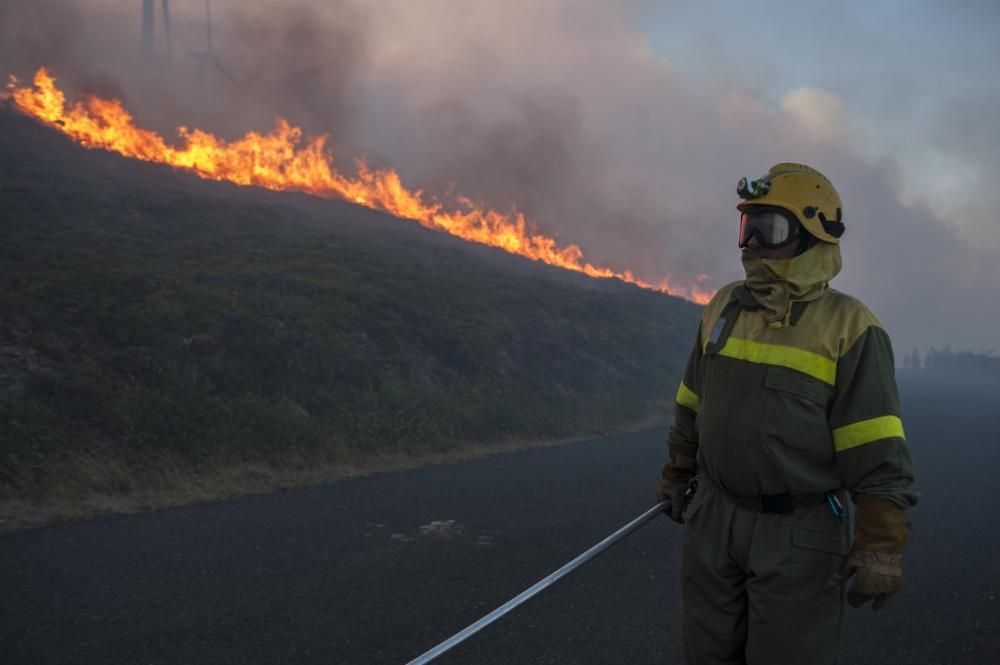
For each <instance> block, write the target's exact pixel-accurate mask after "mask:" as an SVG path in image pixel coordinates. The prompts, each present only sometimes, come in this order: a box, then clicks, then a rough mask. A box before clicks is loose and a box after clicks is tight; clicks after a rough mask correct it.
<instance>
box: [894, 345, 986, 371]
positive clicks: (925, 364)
mask: <svg viewBox="0 0 1000 665" xmlns="http://www.w3.org/2000/svg"><path fill="white" fill-rule="evenodd" d="M903 368H904V369H913V370H926V371H940V370H951V371H963V372H979V373H984V374H990V375H993V376H1000V355H996V354H995V353H994V352H993V351H990V352H988V353H973V352H972V351H952V350H951V347H948V346H946V347H944V348H943V349H936V348H934V347H933V346H932V347H931V348H930V350H929V351H927V353H926V355H925V356H924V357H923V358H921V356H920V352H919V351H918V350H917V349H913V351H911V352H910V353H907V354H905V355H904V356H903Z"/></svg>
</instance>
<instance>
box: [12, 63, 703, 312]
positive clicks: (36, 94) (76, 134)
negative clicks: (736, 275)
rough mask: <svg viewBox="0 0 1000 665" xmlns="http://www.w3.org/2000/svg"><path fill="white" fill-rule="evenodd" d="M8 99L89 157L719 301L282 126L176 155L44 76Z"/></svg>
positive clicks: (112, 108)
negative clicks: (606, 262) (347, 164)
mask: <svg viewBox="0 0 1000 665" xmlns="http://www.w3.org/2000/svg"><path fill="white" fill-rule="evenodd" d="M8 90H9V97H10V98H12V99H13V101H14V104H15V105H16V106H17V108H18V109H19V110H20V111H21V112H22V113H25V114H26V115H29V116H32V117H34V118H36V119H38V120H40V121H42V122H44V123H46V124H48V125H51V126H53V127H55V128H57V129H58V130H60V131H61V132H63V133H64V134H66V135H68V136H70V137H72V138H73V139H74V140H76V141H77V142H79V143H80V144H82V145H84V146H86V147H88V148H102V149H105V150H110V151H113V152H117V153H119V154H121V155H123V156H125V157H131V158H134V159H141V160H143V161H147V162H157V163H161V164H169V165H171V166H173V167H175V168H178V169H183V170H185V171H191V172H194V173H196V174H197V175H199V176H201V177H202V178H207V179H211V180H226V181H229V182H232V183H236V184H237V185H247V186H249V185H253V186H258V187H265V188H267V189H273V190H296V191H302V192H308V193H310V194H314V195H317V196H322V197H328V198H333V197H340V198H343V199H346V200H348V201H352V202H354V203H357V204H359V205H363V206H367V207H369V208H374V209H376V210H381V211H384V212H387V213H390V214H392V215H395V216H397V217H402V218H405V219H412V220H415V221H417V222H419V223H420V224H421V225H423V226H425V227H427V228H431V229H437V230H440V231H445V232H447V233H450V234H452V235H455V236H458V237H459V238H462V239H464V240H469V241H472V242H478V243H482V244H484V245H490V246H493V247H499V248H500V249H503V250H504V251H507V252H510V253H511V254H518V255H520V256H525V257H528V258H530V259H535V260H537V261H543V262H544V263H547V264H549V265H553V266H558V267H560V268H565V269H567V270H573V271H576V272H581V273H584V274H586V275H589V276H591V277H603V278H617V279H620V280H622V281H625V282H629V283H631V284H635V285H637V286H640V287H642V288H646V289H653V290H657V291H662V292H665V293H672V294H675V295H682V296H684V297H687V298H689V299H691V300H694V301H695V302H698V303H702V304H704V303H706V302H708V300H709V299H710V298H711V296H712V292H711V291H709V290H705V289H702V288H701V284H702V283H703V282H704V281H706V279H707V277H706V276H705V275H699V276H698V277H697V278H696V284H695V285H693V286H691V287H689V288H687V289H684V288H677V287H676V286H675V285H673V284H671V282H670V280H669V279H663V280H661V281H659V282H657V283H653V282H648V281H645V280H642V279H639V278H638V277H636V275H634V274H633V273H632V272H631V271H630V270H624V271H618V270H615V269H613V268H607V267H601V266H595V265H592V264H591V263H589V262H588V261H586V260H585V259H584V255H583V251H582V250H581V249H580V247H579V246H577V245H572V244H571V245H566V246H564V247H560V246H559V245H558V244H557V243H556V241H555V239H554V238H550V237H548V236H545V235H543V234H542V233H540V232H539V231H538V229H537V227H536V226H535V224H534V223H533V222H532V221H531V220H529V219H527V218H526V217H525V216H524V215H523V214H522V213H520V212H517V211H515V212H512V213H506V214H505V213H500V212H497V211H496V210H492V209H484V208H483V207H482V206H479V205H476V204H475V203H473V202H472V201H470V200H469V199H467V198H464V197H459V198H458V203H459V206H460V207H459V208H458V209H446V207H445V205H444V204H443V203H441V202H440V201H439V200H438V199H436V198H434V197H429V196H425V195H424V192H423V191H422V190H409V189H407V188H406V187H405V186H404V185H403V183H402V181H401V180H400V177H399V174H398V173H396V171H394V170H393V169H389V168H387V169H371V168H370V167H369V166H368V165H367V164H366V163H365V161H364V160H363V159H359V160H356V161H357V175H355V176H354V177H349V176H345V175H343V174H341V173H340V172H339V171H337V170H336V168H335V167H334V165H333V158H332V156H331V155H330V153H329V152H328V151H327V150H326V142H327V139H328V137H327V136H325V135H324V136H320V137H318V138H313V139H309V140H304V139H303V134H302V130H301V129H299V128H298V127H293V126H292V125H290V124H289V123H288V122H287V121H286V120H285V119H283V118H280V117H279V118H277V119H276V126H275V128H274V130H272V131H271V133H269V134H258V133H256V132H249V133H247V134H246V135H245V136H244V137H243V138H240V139H238V140H235V141H231V142H226V141H223V140H221V139H219V138H217V137H216V136H214V135H213V134H211V133H209V132H206V131H203V130H200V129H188V128H187V127H179V128H178V130H177V132H178V134H179V136H180V138H181V145H180V146H179V147H175V146H172V145H170V144H168V143H167V142H166V141H165V140H164V139H163V138H162V137H160V136H159V135H158V134H156V133H155V132H152V131H150V130H147V129H142V128H141V127H137V126H136V125H135V123H134V122H133V120H134V119H133V117H132V115H131V114H130V113H129V112H128V111H127V110H126V109H125V107H124V106H123V105H122V103H121V102H120V101H119V100H116V99H110V100H108V99H100V98H98V97H94V96H89V97H87V98H86V99H85V100H84V101H83V102H80V103H77V104H74V105H73V106H71V107H69V108H67V105H66V97H65V95H64V94H63V92H62V91H61V90H60V89H59V88H58V87H56V82H55V79H54V78H53V77H52V75H51V74H49V72H48V71H47V70H46V69H45V68H44V67H43V68H41V69H39V70H38V72H37V73H36V74H35V77H34V87H18V85H17V79H16V78H14V77H11V82H10V84H9V85H8Z"/></svg>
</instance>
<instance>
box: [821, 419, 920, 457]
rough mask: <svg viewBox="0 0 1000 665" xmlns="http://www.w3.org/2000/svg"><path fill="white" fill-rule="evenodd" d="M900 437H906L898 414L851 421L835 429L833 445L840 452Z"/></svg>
mask: <svg viewBox="0 0 1000 665" xmlns="http://www.w3.org/2000/svg"><path fill="white" fill-rule="evenodd" d="M891 437H898V438H900V439H905V438H906V435H905V434H904V433H903V422H902V421H901V420H900V419H899V418H897V417H896V416H882V417H880V418H872V419H871V420H862V421H861V422H857V423H851V424H850V425H845V426H844V427H838V428H837V429H835V430H833V447H834V449H835V450H836V451H837V452H838V453H839V452H841V451H844V450H848V449H850V448H855V447H857V446H863V445H864V444H866V443H871V442H872V441H878V440H880V439H888V438H891Z"/></svg>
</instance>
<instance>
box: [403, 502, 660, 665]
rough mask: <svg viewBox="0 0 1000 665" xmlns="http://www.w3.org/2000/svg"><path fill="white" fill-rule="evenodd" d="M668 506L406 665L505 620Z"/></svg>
mask: <svg viewBox="0 0 1000 665" xmlns="http://www.w3.org/2000/svg"><path fill="white" fill-rule="evenodd" d="M670 505H671V504H670V499H665V500H664V501H661V502H660V503H658V504H656V505H655V506H653V507H652V508H650V509H649V510H647V511H646V512H644V513H643V514H642V515H639V516H638V517H636V518H635V519H634V520H632V521H631V522H629V523H628V524H626V525H625V526H623V527H622V528H620V529H618V530H617V531H615V532H614V533H613V534H611V535H610V536H608V537H607V538H605V539H604V540H602V541H601V542H599V543H597V544H596V545H594V546H593V547H591V548H590V549H589V550H587V551H586V552H584V553H583V554H581V555H580V556H578V557H576V558H575V559H573V560H572V561H570V562H569V563H567V564H566V565H565V566H563V567H562V568H560V569H559V570H557V571H555V572H554V573H552V574H550V575H549V576H548V577H545V578H543V579H541V580H539V581H538V582H536V583H535V584H534V585H532V586H531V587H530V588H528V589H526V590H524V591H522V592H521V593H520V594H518V595H517V596H514V597H513V598H511V599H510V600H508V601H507V602H506V603H504V604H503V605H501V606H500V607H498V608H496V609H495V610H493V611H492V612H490V613H489V614H487V615H486V616H484V617H483V618H482V619H480V620H479V621H477V622H475V623H473V624H471V625H469V626H468V627H466V628H465V629H463V630H462V631H460V632H458V633H455V634H454V635H452V636H451V637H449V638H448V639H446V640H445V641H444V642H441V644H439V645H437V646H436V647H434V648H433V649H431V650H430V651H427V652H426V653H423V654H421V655H420V656H417V657H416V658H414V659H413V660H411V661H410V662H409V663H408V665H423V664H424V663H429V662H431V661H432V660H434V659H435V658H437V657H438V656H440V655H441V654H443V653H445V652H446V651H448V650H449V649H451V648H452V647H454V646H456V645H458V644H460V643H462V642H464V641H465V640H466V639H468V638H469V637H472V636H473V635H475V634H476V633H478V632H479V631H480V630H482V629H483V628H485V627H486V626H488V625H490V624H491V623H493V622H494V621H496V620H497V619H499V618H500V617H502V616H504V615H505V614H507V613H508V612H510V611H511V610H513V609H514V608H515V607H517V606H519V605H521V604H523V603H525V602H526V601H528V600H530V599H531V598H534V597H535V596H537V595H538V594H539V593H541V592H542V591H544V590H545V589H547V588H549V587H550V586H552V585H553V584H555V583H556V582H558V581H559V580H561V579H562V578H564V577H566V576H567V575H569V574H570V573H572V572H573V571H574V570H576V569H577V568H580V567H581V566H583V565H584V564H585V563H588V562H590V561H592V560H593V559H595V558H596V557H597V556H598V555H600V554H601V553H602V552H604V551H605V550H606V549H608V548H609V547H611V546H612V545H614V544H615V543H618V542H620V541H621V540H624V539H625V537H626V536H629V535H630V534H632V533H633V532H635V531H638V530H639V529H640V528H641V527H643V526H644V525H645V524H646V523H647V522H649V521H650V520H652V519H653V518H654V517H656V516H657V515H659V514H661V513H663V512H667V513H669V512H670Z"/></svg>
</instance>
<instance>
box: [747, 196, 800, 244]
mask: <svg viewBox="0 0 1000 665" xmlns="http://www.w3.org/2000/svg"><path fill="white" fill-rule="evenodd" d="M754 236H757V240H758V241H759V242H760V244H761V245H763V246H764V247H767V248H768V249H779V248H781V247H788V246H789V245H791V244H792V243H793V242H796V241H798V240H799V238H801V237H802V225H801V224H800V223H799V220H797V219H795V217H794V216H793V215H792V214H791V213H789V212H788V211H787V210H784V209H782V208H776V207H774V206H753V207H752V208H750V209H749V210H747V211H746V212H744V213H743V215H742V216H741V217H740V247H746V246H748V245H749V244H750V239H751V238H753V237H754Z"/></svg>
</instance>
